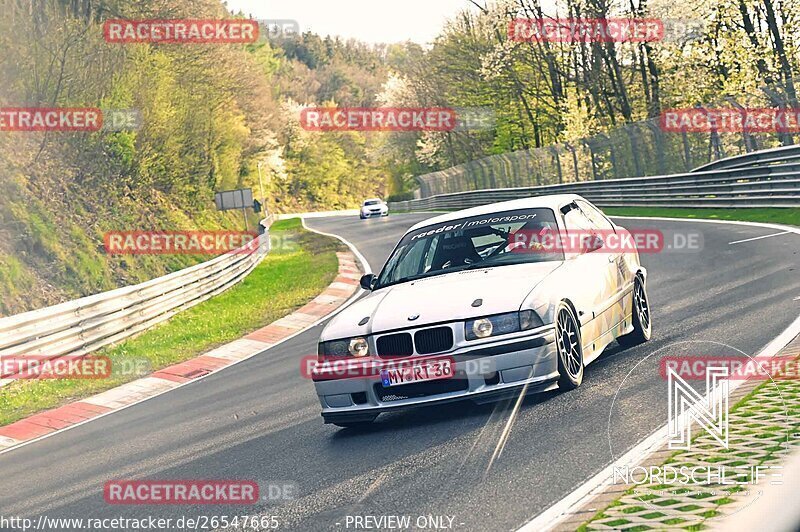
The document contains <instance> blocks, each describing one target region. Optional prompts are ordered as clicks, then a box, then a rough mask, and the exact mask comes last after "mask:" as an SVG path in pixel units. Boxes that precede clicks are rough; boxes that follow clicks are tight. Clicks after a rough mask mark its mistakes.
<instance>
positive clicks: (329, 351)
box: [317, 340, 350, 359]
mask: <svg viewBox="0 0 800 532" xmlns="http://www.w3.org/2000/svg"><path fill="white" fill-rule="evenodd" d="M349 347H350V340H333V341H332V342H320V343H319V347H318V349H317V354H318V355H319V357H320V359H322V358H323V357H346V356H348V355H349Z"/></svg>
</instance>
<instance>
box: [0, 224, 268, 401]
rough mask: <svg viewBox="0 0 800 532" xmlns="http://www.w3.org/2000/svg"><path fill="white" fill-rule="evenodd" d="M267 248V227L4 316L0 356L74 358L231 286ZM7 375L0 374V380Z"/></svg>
mask: <svg viewBox="0 0 800 532" xmlns="http://www.w3.org/2000/svg"><path fill="white" fill-rule="evenodd" d="M270 223H271V219H267V220H266V226H267V227H268V226H269V224H270ZM269 250H270V243H269V233H268V232H265V233H264V234H261V235H259V236H258V238H257V239H254V240H253V241H251V242H250V243H249V244H247V245H245V246H243V247H241V248H238V249H236V250H233V251H230V252H228V253H226V254H224V255H220V256H219V257H215V258H214V259H212V260H209V261H207V262H203V263H200V264H196V265H194V266H190V267H189V268H185V269H183V270H179V271H177V272H173V273H171V274H169V275H165V276H163V277H159V278H157V279H152V280H150V281H147V282H144V283H141V284H138V285H134V286H126V287H123V288H118V289H116V290H111V291H109V292H103V293H101V294H95V295H92V296H88V297H84V298H81V299H77V300H74V301H68V302H66V303H61V304H58V305H54V306H51V307H47V308H43V309H38V310H33V311H30V312H25V313H23V314H17V315H14V316H9V317H6V318H2V319H0V360H2V359H3V358H18V357H19V358H22V357H36V358H37V359H39V360H52V359H55V358H60V357H68V358H78V357H82V356H85V355H87V354H89V353H91V352H93V351H96V350H97V349H100V348H102V347H104V346H107V345H110V344H113V343H116V342H119V341H121V340H124V339H126V338H130V337H131V336H134V335H136V334H138V333H140V332H142V331H144V330H146V329H148V328H150V327H152V326H153V325H156V324H157V323H160V322H162V321H165V320H167V319H169V318H171V317H172V316H174V315H175V314H177V313H179V312H181V311H183V310H186V309H188V308H190V307H193V306H194V305H197V304H198V303H201V302H203V301H205V300H207V299H209V298H211V297H213V296H215V295H217V294H219V293H221V292H224V291H225V290H227V289H228V288H230V287H232V286H233V285H235V284H236V283H238V282H239V281H241V280H243V279H244V278H245V277H247V275H248V274H249V273H250V272H251V271H252V270H253V269H254V268H255V267H256V266H257V265H258V264H259V263H260V262H261V260H262V259H263V258H264V257H265V256H266V255H267V253H269ZM9 377H13V375H0V386H3V385H5V384H8V382H10V381H9V379H8V378H9Z"/></svg>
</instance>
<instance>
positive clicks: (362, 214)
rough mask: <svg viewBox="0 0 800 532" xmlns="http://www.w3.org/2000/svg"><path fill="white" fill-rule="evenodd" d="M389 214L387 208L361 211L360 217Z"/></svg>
mask: <svg viewBox="0 0 800 532" xmlns="http://www.w3.org/2000/svg"><path fill="white" fill-rule="evenodd" d="M388 214H389V210H388V209H383V210H379V211H361V217H362V218H372V217H373V216H387V215H388Z"/></svg>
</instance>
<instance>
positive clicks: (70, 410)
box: [0, 243, 369, 452]
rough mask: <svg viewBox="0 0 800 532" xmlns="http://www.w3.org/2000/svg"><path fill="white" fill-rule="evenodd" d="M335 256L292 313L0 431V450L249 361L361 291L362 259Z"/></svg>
mask: <svg viewBox="0 0 800 532" xmlns="http://www.w3.org/2000/svg"><path fill="white" fill-rule="evenodd" d="M348 245H349V243H348ZM356 253H357V252H356ZM336 256H337V257H338V259H339V273H338V275H337V277H336V279H334V281H333V282H332V283H331V284H330V285H329V286H328V287H327V288H326V289H325V290H324V291H323V292H322V293H321V294H320V295H318V296H317V297H315V298H314V299H313V300H311V301H310V302H309V303H307V304H306V305H304V306H303V307H301V308H299V309H298V310H297V311H295V312H293V313H292V314H289V315H288V316H285V317H283V318H281V319H279V320H277V321H275V322H273V323H271V324H269V325H267V326H266V327H263V328H261V329H259V330H257V331H255V332H252V333H250V334H248V335H247V336H245V337H244V338H240V339H239V340H235V341H233V342H231V343H229V344H225V345H223V346H220V347H217V348H216V349H214V350H212V351H209V352H207V353H205V354H203V355H200V356H198V357H196V358H193V359H191V360H187V361H185V362H181V363H179V364H175V365H173V366H169V367H167V368H163V369H160V370H158V371H156V372H154V373H153V374H151V375H149V376H147V377H144V378H141V379H137V380H135V381H132V382H129V383H126V384H123V385H121V386H118V387H116V388H112V389H110V390H107V391H105V392H102V393H99V394H97V395H93V396H91V397H88V398H86V399H82V400H80V401H76V402H73V403H69V404H66V405H64V406H60V407H58V408H54V409H52V410H47V411H45V412H41V413H38V414H34V415H32V416H30V417H27V418H25V419H22V420H20V421H17V422H15V423H11V424H10V425H6V426H4V427H0V452H5V451H8V450H11V449H12V448H14V447H17V446H19V445H22V444H25V443H30V442H32V441H34V440H38V439H41V438H43V437H46V436H49V435H52V434H54V433H56V432H58V431H61V430H66V429H68V428H71V427H74V426H76V425H79V424H82V423H85V422H87V421H90V420H92V419H95V418H98V417H100V416H103V415H106V414H108V413H111V412H115V411H117V410H121V409H123V408H127V407H129V406H131V405H134V404H136V403H140V402H142V401H144V400H146V399H150V398H152V397H155V396H157V395H161V394H162V393H166V392H168V391H170V390H173V389H175V388H178V387H180V386H182V385H184V384H186V383H188V382H191V381H195V380H197V379H201V378H203V377H205V376H207V375H210V374H212V373H214V372H216V371H219V370H221V369H223V368H225V367H228V366H231V365H233V364H236V363H238V362H241V361H243V360H246V359H248V358H251V357H253V356H255V355H257V354H259V353H261V352H263V351H264V350H266V349H269V348H270V347H274V346H275V345H277V344H279V343H282V342H284V341H286V340H288V339H289V338H292V337H294V336H296V335H298V334H300V333H301V332H303V331H305V330H306V329H308V328H310V327H312V326H314V325H316V324H317V323H319V322H321V321H322V320H323V319H324V318H326V317H328V316H330V315H331V314H333V313H334V312H335V311H337V310H339V309H341V308H343V306H344V305H345V304H346V303H348V302H349V301H350V300H352V299H354V298H355V297H356V296H357V295H359V294H360V293H361V290H360V287H359V279H360V277H361V271H362V269H361V268H362V267H363V268H365V269H368V268H369V265H368V264H367V263H366V261H363V262H362V265H363V266H359V261H360V260H361V257H358V258H357V257H356V254H354V253H353V252H350V251H346V252H339V253H336Z"/></svg>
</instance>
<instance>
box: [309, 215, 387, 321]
mask: <svg viewBox="0 0 800 532" xmlns="http://www.w3.org/2000/svg"><path fill="white" fill-rule="evenodd" d="M300 223H302V224H303V228H304V229H306V230H308V231H311V232H314V233H317V234H318V235H323V236H329V237H331V238H335V239H336V240H339V241H341V242H342V243H343V244H344V245H345V246H347V247H349V248H350V251H352V252H353V255H355V256H356V258H357V259H358V261H359V262H360V263H361V266H363V267H364V273H369V272H371V271H372V267H371V266H370V265H369V262H368V261H367V259H366V257H364V255H362V254H361V252H360V251H359V250H358V248H357V247H355V246H354V245H353V244H352V243H351V242H350V241H348V240H347V239H346V238H342V237H341V236H339V235H334V234H333V233H326V232H324V231H318V230H317V229H314V228H312V227H309V226H307V225H306V219H305V218H300ZM363 291H364V290H363V289H362V290H361V292H363ZM361 292H358V295H361ZM348 304H349V303H348ZM342 308H344V307H342Z"/></svg>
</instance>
